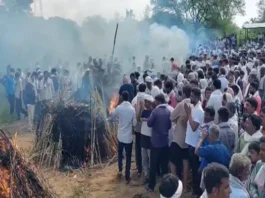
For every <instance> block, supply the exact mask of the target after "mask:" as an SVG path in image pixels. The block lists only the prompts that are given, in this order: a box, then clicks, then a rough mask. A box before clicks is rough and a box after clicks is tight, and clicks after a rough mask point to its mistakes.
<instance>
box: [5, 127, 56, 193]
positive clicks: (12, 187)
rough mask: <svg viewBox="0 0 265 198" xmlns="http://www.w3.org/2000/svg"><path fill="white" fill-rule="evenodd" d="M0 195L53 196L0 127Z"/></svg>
mask: <svg viewBox="0 0 265 198" xmlns="http://www.w3.org/2000/svg"><path fill="white" fill-rule="evenodd" d="M0 197H1V198H13V197H15V198H16V197H21V198H26V197H30V198H54V197H55V195H53V194H52V193H51V192H49V191H48V188H47V187H46V186H45V185H44V183H43V182H42V181H41V180H40V179H39V177H38V176H37V175H36V173H35V172H34V171H33V170H32V169H31V168H30V167H29V165H28V164H27V163H26V162H25V160H24V159H23V157H22V156H21V155H20V153H19V152H18V150H17V149H16V148H15V145H14V144H13V143H12V142H11V141H10V140H9V138H8V137H7V136H6V135H5V133H4V131H2V130H1V129H0Z"/></svg>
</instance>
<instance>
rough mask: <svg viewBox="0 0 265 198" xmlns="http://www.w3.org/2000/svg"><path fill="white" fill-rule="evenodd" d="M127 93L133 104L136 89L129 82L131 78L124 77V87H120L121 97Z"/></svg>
mask: <svg viewBox="0 0 265 198" xmlns="http://www.w3.org/2000/svg"><path fill="white" fill-rule="evenodd" d="M124 91H127V92H128V94H129V102H132V100H133V98H134V88H133V85H132V84H131V83H130V82H129V78H128V77H127V76H126V75H124V76H123V85H122V86H121V87H120V90H119V95H120V96H121V95H122V92H124Z"/></svg>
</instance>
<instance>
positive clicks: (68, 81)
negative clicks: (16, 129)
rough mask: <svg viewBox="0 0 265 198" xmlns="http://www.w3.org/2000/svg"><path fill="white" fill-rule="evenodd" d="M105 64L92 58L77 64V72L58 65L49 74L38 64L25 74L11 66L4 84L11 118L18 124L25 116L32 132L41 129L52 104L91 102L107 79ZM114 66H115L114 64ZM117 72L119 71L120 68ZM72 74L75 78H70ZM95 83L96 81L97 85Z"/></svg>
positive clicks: (2, 79) (75, 69)
mask: <svg viewBox="0 0 265 198" xmlns="http://www.w3.org/2000/svg"><path fill="white" fill-rule="evenodd" d="M102 64H103V63H102V60H101V59H92V58H91V57H90V58H89V60H88V62H86V63H84V64H81V63H78V64H77V66H76V67H75V68H74V69H73V68H69V66H67V65H58V66H56V67H54V68H52V69H50V71H48V70H43V69H41V67H40V65H39V64H38V63H37V64H36V67H35V68H32V69H26V70H24V71H22V69H21V68H17V69H14V68H12V67H11V65H8V66H7V71H6V74H5V75H4V76H3V77H2V78H1V84H2V85H3V86H4V89H5V92H6V97H7V100H8V102H9V107H10V115H11V116H12V117H14V118H16V119H17V120H20V119H21V115H22V114H23V115H24V116H25V117H28V129H29V131H33V130H35V129H36V128H37V127H38V121H40V118H41V112H42V110H43V108H44V107H45V106H46V105H49V104H51V102H54V101H58V100H64V101H67V100H70V99H75V100H78V101H89V100H90V97H91V94H92V91H93V90H94V88H97V89H100V87H102V83H103V81H106V79H107V78H105V75H103V74H102V71H104V70H107V69H106V68H103V67H102ZM113 64H114V65H115V64H116V62H115V60H114V62H113ZM115 68H116V69H117V68H118V67H117V64H116V66H115ZM46 69H47V68H46ZM72 71H74V75H71V74H70V73H71V72H72ZM114 72H116V71H115V70H114ZM114 77H115V76H114ZM93 79H97V81H96V83H94V81H93ZM111 80H113V79H111ZM99 91H101V92H100V93H102V92H103V91H102V90H99ZM15 114H16V115H15Z"/></svg>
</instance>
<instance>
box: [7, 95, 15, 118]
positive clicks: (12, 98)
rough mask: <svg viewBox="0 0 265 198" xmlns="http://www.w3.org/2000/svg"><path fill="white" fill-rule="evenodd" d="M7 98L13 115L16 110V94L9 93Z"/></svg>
mask: <svg viewBox="0 0 265 198" xmlns="http://www.w3.org/2000/svg"><path fill="white" fill-rule="evenodd" d="M7 99H8V103H9V107H10V114H11V115H12V114H13V113H14V110H15V95H8V96H7Z"/></svg>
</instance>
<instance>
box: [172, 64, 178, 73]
mask: <svg viewBox="0 0 265 198" xmlns="http://www.w3.org/2000/svg"><path fill="white" fill-rule="evenodd" d="M175 70H178V64H177V63H176V62H173V63H172V65H171V71H175Z"/></svg>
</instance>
